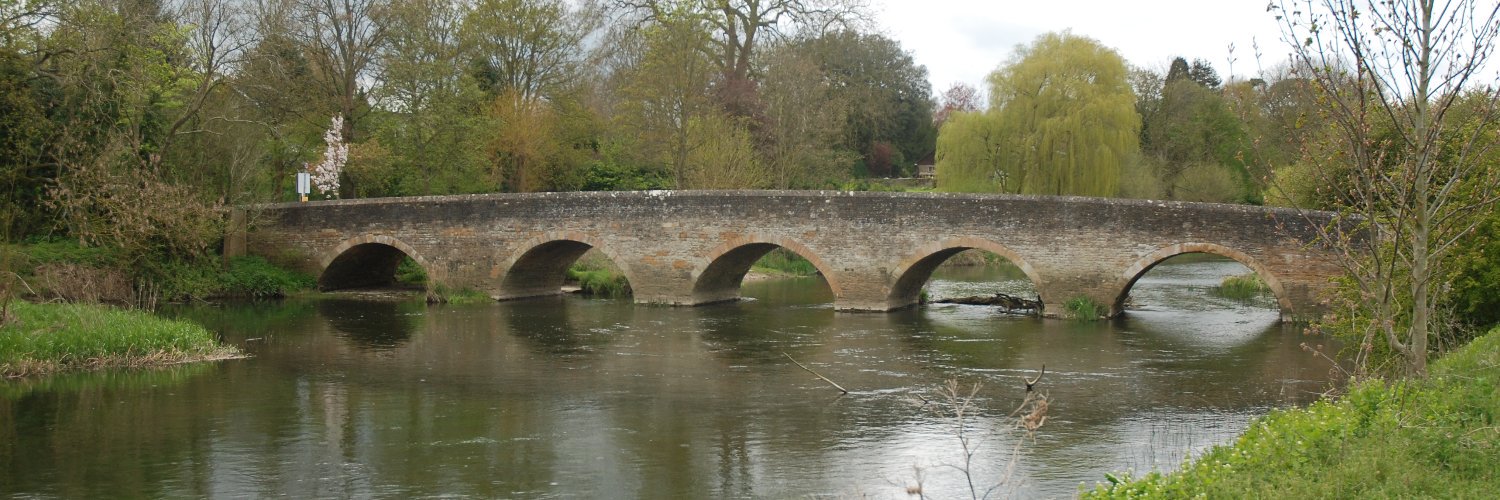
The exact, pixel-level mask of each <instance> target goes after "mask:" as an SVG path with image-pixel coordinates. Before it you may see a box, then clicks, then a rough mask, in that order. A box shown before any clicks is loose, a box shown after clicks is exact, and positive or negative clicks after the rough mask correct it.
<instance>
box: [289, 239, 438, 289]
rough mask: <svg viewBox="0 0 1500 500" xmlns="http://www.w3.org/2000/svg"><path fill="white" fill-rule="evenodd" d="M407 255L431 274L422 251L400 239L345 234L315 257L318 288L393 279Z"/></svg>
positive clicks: (383, 282) (371, 283)
mask: <svg viewBox="0 0 1500 500" xmlns="http://www.w3.org/2000/svg"><path fill="white" fill-rule="evenodd" d="M403 257H411V259H412V260H414V261H416V262H417V265H419V266H422V270H424V271H426V272H427V275H428V276H432V275H433V273H434V271H437V269H434V268H433V267H432V265H431V264H430V263H429V262H428V261H427V259H426V258H424V257H423V256H422V254H420V253H418V252H417V251H416V249H415V248H412V246H411V245H409V244H407V243H406V242H404V241H401V240H400V239H398V238H396V237H394V236H390V235H385V234H373V233H367V234H362V235H359V236H355V237H353V238H349V239H347V240H344V241H343V242H341V243H339V244H338V245H336V246H334V247H333V249H331V250H329V251H327V252H324V253H323V255H322V256H321V257H320V258H319V259H318V268H319V269H320V272H319V273H318V289H320V290H341V289H346V288H360V287H367V286H381V285H389V284H392V283H395V282H396V267H397V266H399V265H401V259H402V258H403Z"/></svg>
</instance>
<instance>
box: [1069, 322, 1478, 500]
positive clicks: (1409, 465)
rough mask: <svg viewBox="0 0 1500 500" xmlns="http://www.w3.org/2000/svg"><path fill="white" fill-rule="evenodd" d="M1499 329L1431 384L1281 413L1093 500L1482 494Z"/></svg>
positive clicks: (1439, 365) (1355, 393)
mask: <svg viewBox="0 0 1500 500" xmlns="http://www.w3.org/2000/svg"><path fill="white" fill-rule="evenodd" d="M1497 419H1500V330H1492V331H1491V332H1490V333H1489V334H1487V335H1485V336H1483V337H1481V338H1479V339H1476V340H1475V341H1474V342H1473V343H1472V344H1470V345H1468V346H1467V347H1464V348H1463V349H1461V350H1458V351H1455V352H1453V353H1451V354H1449V355H1448V356H1446V357H1444V358H1443V359H1441V360H1439V361H1438V362H1436V363H1434V365H1433V367H1432V377H1431V378H1429V379H1428V380H1425V381H1422V380H1408V381H1402V382H1394V383H1384V382H1380V381H1366V382H1363V383H1360V384H1357V385H1355V386H1354V387H1352V388H1351V389H1350V390H1349V392H1348V394H1346V395H1345V396H1344V397H1342V398H1340V399H1338V400H1323V401H1319V402H1317V403H1314V404H1312V405H1311V406H1309V407H1307V408H1305V409H1291V410H1279V411H1275V412H1272V413H1271V414H1270V415H1267V416H1265V417H1262V418H1260V419H1258V420H1256V421H1255V422H1253V423H1252V424H1251V425H1250V428H1249V429H1248V430H1246V431H1245V434H1244V435H1242V436H1240V438H1239V439H1238V440H1236V441H1235V442H1234V443H1233V444H1231V445H1226V446H1219V447H1215V448H1214V449H1212V450H1209V451H1208V452H1207V453H1205V454H1204V455H1203V456H1202V457H1199V458H1198V459H1197V460H1194V461H1192V462H1190V463H1187V464H1185V465H1184V466H1183V467H1182V469H1180V470H1178V471H1176V472H1172V473H1168V474H1162V473H1157V472H1153V473H1150V474H1148V475H1146V476H1144V477H1141V478H1138V479H1134V480H1130V479H1125V480H1120V479H1118V478H1117V477H1110V478H1109V479H1110V484H1104V485H1100V486H1098V487H1097V488H1095V489H1094V490H1093V491H1091V492H1087V493H1085V494H1084V496H1085V497H1090V498H1188V497H1206V498H1272V497H1275V498H1483V497H1488V496H1491V495H1492V492H1493V485H1494V484H1495V482H1496V481H1497V480H1500V469H1496V468H1495V467H1494V464H1495V463H1497V461H1500V428H1497V427H1496V426H1495V422H1496V421H1497Z"/></svg>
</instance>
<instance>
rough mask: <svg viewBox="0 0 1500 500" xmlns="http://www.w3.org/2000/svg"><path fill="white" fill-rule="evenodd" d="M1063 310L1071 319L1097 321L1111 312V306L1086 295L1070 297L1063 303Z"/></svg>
mask: <svg viewBox="0 0 1500 500" xmlns="http://www.w3.org/2000/svg"><path fill="white" fill-rule="evenodd" d="M1063 310H1064V311H1066V312H1067V317H1068V318H1069V319H1073V320H1077V321H1097V320H1100V319H1103V318H1104V316H1105V315H1107V314H1109V308H1108V307H1106V306H1105V305H1104V304H1100V303H1099V301H1096V300H1094V299H1092V298H1089V297H1084V296H1078V297H1073V298H1071V299H1068V301H1067V302H1064V303H1063Z"/></svg>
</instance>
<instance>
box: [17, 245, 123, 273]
mask: <svg viewBox="0 0 1500 500" xmlns="http://www.w3.org/2000/svg"><path fill="white" fill-rule="evenodd" d="M5 247H6V248H7V249H9V251H10V252H13V253H15V254H16V255H17V256H18V258H17V259H16V260H15V262H14V264H13V266H14V267H13V268H12V271H14V272H16V273H19V274H21V275H22V276H28V275H30V274H31V273H32V272H33V271H34V270H35V269H36V267H37V266H40V265H43V264H60V263H72V264H79V265H85V266H93V267H113V266H117V265H120V263H121V262H122V261H123V256H122V255H120V254H119V252H117V251H113V250H111V249H108V248H104V247H85V246H79V245H78V242H76V241H71V240H38V241H34V242H29V243H25V244H20V245H5Z"/></svg>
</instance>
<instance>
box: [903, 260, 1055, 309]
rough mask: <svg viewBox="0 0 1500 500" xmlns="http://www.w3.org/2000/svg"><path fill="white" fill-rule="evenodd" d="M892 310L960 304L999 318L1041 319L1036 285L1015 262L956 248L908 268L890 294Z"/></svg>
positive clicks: (1040, 304)
mask: <svg viewBox="0 0 1500 500" xmlns="http://www.w3.org/2000/svg"><path fill="white" fill-rule="evenodd" d="M891 303H892V305H893V306H898V307H899V306H904V305H912V304H960V305H981V306H993V307H997V308H999V309H1000V310H1001V311H1003V312H1010V313H1016V314H1041V312H1042V301H1041V298H1040V297H1039V296H1038V294H1037V288H1036V284H1035V283H1034V282H1033V281H1032V278H1031V277H1030V276H1028V275H1027V274H1026V271H1025V270H1023V269H1022V268H1021V266H1020V265H1018V264H1017V263H1015V262H1014V261H1012V260H1010V259H1009V258H1006V257H1005V256H1003V255H1000V254H998V253H995V252H991V251H988V250H984V249H980V248H972V247H955V248H948V249H944V250H941V251H938V252H935V253H933V254H931V255H928V256H927V257H924V258H922V259H921V260H918V261H917V262H916V263H914V264H912V265H911V266H909V267H908V268H907V270H906V272H905V273H903V274H902V275H901V277H900V278H898V279H897V280H896V285H895V287H893V288H892V289H891Z"/></svg>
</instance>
